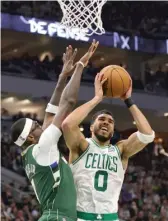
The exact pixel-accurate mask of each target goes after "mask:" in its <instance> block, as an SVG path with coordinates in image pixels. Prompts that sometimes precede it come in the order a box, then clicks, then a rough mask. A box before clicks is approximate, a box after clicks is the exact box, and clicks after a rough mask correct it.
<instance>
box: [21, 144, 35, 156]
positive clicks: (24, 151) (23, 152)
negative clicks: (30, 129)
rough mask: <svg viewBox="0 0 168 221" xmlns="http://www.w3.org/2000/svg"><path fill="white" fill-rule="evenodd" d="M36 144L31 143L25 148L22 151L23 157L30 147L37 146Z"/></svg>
mask: <svg viewBox="0 0 168 221" xmlns="http://www.w3.org/2000/svg"><path fill="white" fill-rule="evenodd" d="M35 145H36V144H31V145H30V146H28V147H27V148H26V149H25V150H23V151H22V152H21V156H22V157H23V156H24V155H25V154H26V153H27V151H28V150H29V149H30V147H32V146H35Z"/></svg>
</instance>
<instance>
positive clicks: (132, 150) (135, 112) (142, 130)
mask: <svg viewBox="0 0 168 221" xmlns="http://www.w3.org/2000/svg"><path fill="white" fill-rule="evenodd" d="M131 94H132V81H131V86H130V89H129V90H128V92H127V93H126V94H125V95H124V96H123V97H122V99H123V100H124V102H125V104H126V105H127V107H128V108H129V110H130V112H131V114H132V116H133V119H134V121H135V122H136V126H137V129H138V131H137V132H135V133H133V134H132V135H131V136H130V137H129V138H128V139H127V140H123V141H121V142H120V143H119V144H118V146H119V147H120V150H121V153H122V156H123V157H124V158H127V159H128V158H129V157H131V156H132V155H134V154H136V153H138V152H139V151H141V150H142V149H143V148H144V147H145V146H146V145H147V144H148V143H151V142H152V141H153V140H154V138H155V133H154V131H153V130H152V128H151V126H150V124H149V122H148V120H147V119H146V117H145V116H144V115H143V113H142V112H141V111H140V110H139V108H138V107H137V106H136V105H135V104H134V102H133V100H132V98H131Z"/></svg>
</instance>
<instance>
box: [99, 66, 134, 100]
mask: <svg viewBox="0 0 168 221" xmlns="http://www.w3.org/2000/svg"><path fill="white" fill-rule="evenodd" d="M100 73H103V74H104V77H103V78H107V81H106V82H105V83H104V86H103V90H104V95H105V96H107V97H114V98H118V97H122V96H123V95H124V94H125V93H126V92H127V90H128V89H129V87H130V76H129V74H128V72H127V71H126V70H125V69H124V68H122V67H120V66H118V65H109V66H107V67H105V68H103V69H102V70H101V71H100Z"/></svg>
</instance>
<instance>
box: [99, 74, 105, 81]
mask: <svg viewBox="0 0 168 221" xmlns="http://www.w3.org/2000/svg"><path fill="white" fill-rule="evenodd" d="M103 77H104V73H100V75H99V78H100V81H102V80H103Z"/></svg>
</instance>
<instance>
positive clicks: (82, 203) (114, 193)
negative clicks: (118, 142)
mask: <svg viewBox="0 0 168 221" xmlns="http://www.w3.org/2000/svg"><path fill="white" fill-rule="evenodd" d="M87 141H88V142H89V146H88V148H87V150H86V151H85V152H84V153H83V154H82V155H81V156H80V157H79V158H78V159H77V160H76V161H74V162H73V164H71V169H72V173H73V176H74V180H75V185H76V190H77V211H79V212H85V213H93V214H109V213H117V211H118V199H119V195H120V191H121V187H122V183H123V180H124V170H123V166H122V162H121V158H120V152H119V149H118V147H117V146H112V145H108V146H106V147H104V148H103V147H100V146H99V145H98V144H97V143H96V142H95V141H94V140H93V139H92V138H89V139H87ZM79 218H80V217H79ZM99 218H100V220H101V215H100V217H99ZM104 220H105V219H104ZM114 220H115V219H114Z"/></svg>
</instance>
